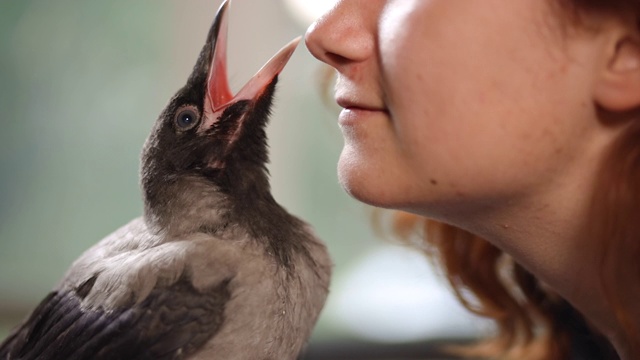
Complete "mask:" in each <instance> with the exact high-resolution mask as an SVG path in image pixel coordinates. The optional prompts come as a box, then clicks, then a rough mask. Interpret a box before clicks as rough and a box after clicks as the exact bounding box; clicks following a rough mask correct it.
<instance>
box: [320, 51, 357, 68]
mask: <svg viewBox="0 0 640 360" xmlns="http://www.w3.org/2000/svg"><path fill="white" fill-rule="evenodd" d="M324 56H325V58H326V59H327V63H328V64H329V65H331V66H333V67H336V66H340V65H344V64H347V63H349V62H351V60H349V58H347V57H345V56H342V55H338V54H336V53H332V52H325V54H324Z"/></svg>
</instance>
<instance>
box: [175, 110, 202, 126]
mask: <svg viewBox="0 0 640 360" xmlns="http://www.w3.org/2000/svg"><path fill="white" fill-rule="evenodd" d="M199 120H200V118H199V116H198V112H197V111H196V109H194V108H193V107H191V106H190V107H186V108H183V109H181V110H180V111H178V112H177V113H176V118H175V123H176V127H177V128H178V129H179V130H182V131H185V130H190V129H193V128H194V127H196V126H197V125H198V122H199Z"/></svg>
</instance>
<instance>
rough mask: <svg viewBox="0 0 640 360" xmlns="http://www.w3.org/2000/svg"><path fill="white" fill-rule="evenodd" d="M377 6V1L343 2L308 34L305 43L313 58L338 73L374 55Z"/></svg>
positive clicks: (346, 0)
mask: <svg viewBox="0 0 640 360" xmlns="http://www.w3.org/2000/svg"><path fill="white" fill-rule="evenodd" d="M374 2H378V1H374V0H340V1H339V2H338V3H337V4H336V5H335V6H334V7H333V8H332V9H331V10H330V11H329V12H327V13H326V14H324V15H323V16H322V17H321V18H320V19H318V20H317V21H316V22H315V23H313V24H312V25H311V26H310V27H309V29H308V30H307V33H306V36H305V43H306V44H307V48H308V49H309V51H310V52H311V54H313V56H315V57H316V58H317V59H318V60H320V61H322V62H325V63H327V64H329V65H331V66H332V67H334V68H336V69H337V70H338V71H340V70H341V67H343V66H345V65H347V64H350V63H354V62H361V61H365V60H366V59H367V58H369V57H370V56H371V55H372V54H374V51H375V24H376V22H377V19H375V14H374V13H373V11H372V8H373V7H374V6H372V5H373V3H374ZM372 25H373V26H372Z"/></svg>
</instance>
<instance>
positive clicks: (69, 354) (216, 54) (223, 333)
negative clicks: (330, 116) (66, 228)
mask: <svg viewBox="0 0 640 360" xmlns="http://www.w3.org/2000/svg"><path fill="white" fill-rule="evenodd" d="M228 8H229V1H225V2H223V3H222V5H220V7H219V9H218V12H217V14H216V15H215V18H214V21H213V24H212V25H211V28H210V30H209V33H208V35H207V38H206V42H205V44H204V46H203V48H202V50H201V51H200V54H199V56H198V58H197V61H196V64H195V66H194V68H193V71H192V72H191V74H190V75H189V77H188V79H187V82H186V84H185V85H184V86H183V87H182V88H181V89H179V90H178V91H177V93H176V94H175V95H174V96H173V97H172V98H171V99H170V100H169V102H168V105H167V106H166V107H165V108H164V109H163V110H162V112H161V113H160V115H159V117H158V119H157V120H156V122H155V124H154V125H153V127H152V130H151V133H150V135H149V137H148V138H147V140H146V142H145V144H144V146H143V149H142V154H141V166H140V168H141V171H140V186H141V193H142V198H143V204H144V209H143V213H142V215H141V216H140V217H138V218H136V219H133V220H132V221H130V222H129V223H128V224H126V225H124V226H123V227H121V228H120V229H118V230H116V231H115V232H113V233H112V234H110V235H108V236H107V237H105V238H104V239H102V240H101V241H99V242H97V243H96V244H95V245H94V246H92V247H91V248H89V249H88V250H87V251H85V252H84V253H83V254H82V255H81V256H80V257H79V258H78V259H77V260H76V261H74V262H73V264H72V265H71V266H70V268H69V269H68V271H67V272H66V274H65V275H64V277H63V278H62V280H61V281H60V282H59V284H58V285H56V286H55V287H54V288H53V290H52V291H51V292H50V293H49V294H48V295H47V296H46V297H45V298H44V299H43V300H42V301H41V302H40V304H39V305H37V307H36V308H35V309H34V310H33V312H32V313H31V315H29V316H27V318H26V319H25V320H24V322H23V323H22V324H21V325H19V326H18V327H17V328H16V329H14V330H13V331H12V332H11V333H10V334H9V336H8V337H7V338H6V339H5V340H4V341H3V342H2V344H1V345H0V359H2V360H31V359H33V360H35V359H38V360H63V359H64V360H84V359H92V360H106V359H109V360H118V359H122V360H152V359H153V360H164V359H166V360H169V359H185V360H203V359H225V360H240V359H249V360H288V359H296V358H297V357H298V356H299V354H300V353H301V352H302V351H303V350H304V347H305V346H306V343H307V342H308V339H309V337H310V336H311V332H312V330H313V328H314V326H315V324H316V322H317V319H318V317H319V314H320V312H321V310H322V308H323V306H324V303H325V301H326V298H327V295H328V292H329V284H330V279H331V270H332V262H331V258H330V256H329V253H328V250H327V247H326V245H325V244H324V242H323V241H322V240H320V239H319V238H318V237H317V236H316V235H315V233H314V230H313V228H312V227H311V226H310V225H309V224H308V223H306V222H305V221H304V220H301V219H299V218H298V217H296V216H295V215H292V214H290V213H289V212H288V211H287V210H286V209H285V208H284V207H282V206H281V205H280V204H278V203H277V201H276V200H275V199H274V197H273V195H272V194H271V190H270V184H269V172H268V168H267V164H268V161H269V156H268V140H267V135H266V126H267V124H268V122H269V117H270V115H271V107H272V103H273V98H274V94H275V89H276V83H277V80H278V76H279V74H280V73H281V71H282V70H283V68H284V67H285V65H286V64H287V62H288V60H289V58H290V57H291V55H292V54H293V52H294V51H295V48H296V46H297V44H298V42H299V40H300V38H296V39H295V40H293V41H291V42H290V43H289V44H288V45H286V46H285V47H283V48H282V50H280V51H279V52H278V53H277V54H276V55H275V56H273V57H272V58H271V59H270V60H269V61H268V62H267V64H266V65H264V66H263V67H262V68H261V69H260V70H259V71H258V72H257V73H256V75H255V76H253V77H252V78H251V79H250V80H249V81H248V83H247V84H246V85H245V86H244V87H242V88H241V89H240V90H239V91H238V92H237V93H236V94H235V95H233V93H232V92H231V90H230V87H229V83H228V77H227V60H226V53H227V33H228V16H227V13H228Z"/></svg>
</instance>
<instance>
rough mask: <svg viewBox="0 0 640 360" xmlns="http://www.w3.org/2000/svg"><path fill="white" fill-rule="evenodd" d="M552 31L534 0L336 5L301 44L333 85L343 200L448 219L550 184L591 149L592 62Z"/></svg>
mask: <svg viewBox="0 0 640 360" xmlns="http://www.w3.org/2000/svg"><path fill="white" fill-rule="evenodd" d="M560 19H561V17H560V14H559V9H555V8H552V7H551V5H550V4H549V2H548V1H541V0H519V1H513V0H483V1H469V0H342V1H340V2H339V3H338V4H337V5H336V7H334V8H333V10H332V11H330V12H329V13H327V14H325V16H324V17H322V18H321V19H320V20H318V21H317V22H316V23H315V24H314V25H313V26H312V27H311V28H310V29H309V32H308V33H307V39H306V40H307V46H308V48H309V49H310V51H311V52H312V53H313V55H314V56H316V57H317V58H319V59H320V60H322V61H324V62H326V63H328V64H329V65H331V66H333V67H334V68H335V69H336V70H337V73H338V78H337V85H336V95H335V96H336V100H337V102H338V104H339V105H340V106H342V107H343V108H344V110H343V111H342V113H341V114H340V118H339V123H340V127H341V129H342V132H343V135H344V139H345V144H344V149H343V151H342V154H341V157H340V161H339V178H340V181H341V183H342V185H343V186H344V188H345V189H346V190H347V191H348V192H349V193H350V194H352V195H353V196H354V197H356V198H358V199H360V200H361V201H364V202H367V203H371V204H373V205H377V206H382V207H390V208H398V209H404V210H409V211H413V212H417V213H420V214H423V215H427V216H431V217H436V218H437V217H444V218H447V217H449V216H450V215H451V214H454V213H455V214H464V213H465V212H466V213H468V212H469V211H476V210H477V211H485V210H486V209H487V207H492V206H500V205H501V204H509V203H514V202H517V201H520V200H523V199H524V198H526V197H528V196H532V195H534V194H535V193H536V192H540V191H547V190H549V189H552V188H554V186H556V185H557V184H559V183H561V182H562V181H563V180H564V179H565V178H567V177H568V176H569V174H570V173H571V172H572V171H573V170H574V168H575V166H574V165H575V163H576V162H577V161H578V160H577V158H578V157H580V156H582V155H584V153H585V152H588V151H589V149H588V148H587V144H589V143H590V142H591V141H593V139H592V137H593V136H594V135H593V132H592V131H591V129H592V128H593V127H594V126H595V125H594V124H595V120H594V112H595V110H594V106H593V104H592V102H591V100H590V99H591V94H590V91H591V90H590V89H591V87H590V82H592V81H593V79H592V78H591V76H590V74H591V73H592V72H593V69H591V67H592V66H593V64H592V63H591V62H590V61H585V60H583V59H593V58H594V56H595V55H594V54H593V53H592V52H593V51H594V50H592V48H593V47H591V46H589V43H590V42H592V41H594V39H593V38H592V37H588V36H586V35H579V34H574V33H573V32H571V31H570V30H567V29H566V28H563V27H562V25H561V24H560ZM596 57H597V56H596Z"/></svg>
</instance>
